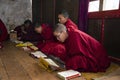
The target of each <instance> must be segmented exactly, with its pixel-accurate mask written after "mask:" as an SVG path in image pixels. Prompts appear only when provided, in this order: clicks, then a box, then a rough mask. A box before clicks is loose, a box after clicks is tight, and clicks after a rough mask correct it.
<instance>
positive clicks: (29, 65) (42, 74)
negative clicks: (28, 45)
mask: <svg viewBox="0 0 120 80" xmlns="http://www.w3.org/2000/svg"><path fill="white" fill-rule="evenodd" d="M16 56H17V60H18V61H19V63H20V64H21V65H23V67H24V68H25V70H26V71H27V72H28V74H29V76H30V77H31V78H32V80H39V79H40V80H48V79H49V80H59V78H57V77H56V75H55V73H49V72H47V71H45V70H43V69H41V68H40V67H39V65H38V64H37V61H36V60H35V59H33V58H32V57H30V56H29V54H27V53H25V52H24V51H22V50H18V53H17V54H16ZM23 56H24V57H23Z"/></svg>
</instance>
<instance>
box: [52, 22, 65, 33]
mask: <svg viewBox="0 0 120 80" xmlns="http://www.w3.org/2000/svg"><path fill="white" fill-rule="evenodd" d="M53 31H54V32H62V31H67V29H66V26H65V25H64V24H61V23H58V24H57V25H56V26H55V27H54V30H53Z"/></svg>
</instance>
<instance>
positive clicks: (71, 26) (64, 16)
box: [58, 10, 78, 30]
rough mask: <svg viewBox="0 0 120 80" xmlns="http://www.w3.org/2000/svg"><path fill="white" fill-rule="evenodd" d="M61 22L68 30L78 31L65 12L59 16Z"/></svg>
mask: <svg viewBox="0 0 120 80" xmlns="http://www.w3.org/2000/svg"><path fill="white" fill-rule="evenodd" d="M58 18H59V22H60V23H61V24H64V25H65V26H66V28H67V29H68V30H74V29H78V27H77V25H76V24H75V23H74V22H72V21H71V19H69V14H68V12H67V11H65V10H63V11H61V12H60V13H59V14H58Z"/></svg>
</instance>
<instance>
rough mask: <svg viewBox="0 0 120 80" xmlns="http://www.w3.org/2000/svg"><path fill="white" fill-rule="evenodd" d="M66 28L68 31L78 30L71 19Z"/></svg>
mask: <svg viewBox="0 0 120 80" xmlns="http://www.w3.org/2000/svg"><path fill="white" fill-rule="evenodd" d="M65 26H66V28H67V29H68V31H70V30H74V29H78V27H77V25H76V24H75V23H74V22H72V21H71V20H70V19H68V20H67V22H66V23H65Z"/></svg>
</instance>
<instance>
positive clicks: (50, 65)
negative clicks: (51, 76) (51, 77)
mask: <svg viewBox="0 0 120 80" xmlns="http://www.w3.org/2000/svg"><path fill="white" fill-rule="evenodd" d="M39 65H40V66H41V67H42V68H44V69H45V70H47V71H48V72H52V71H55V70H59V65H58V64H56V63H55V62H54V61H53V60H52V59H50V58H42V57H40V60H39Z"/></svg>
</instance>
